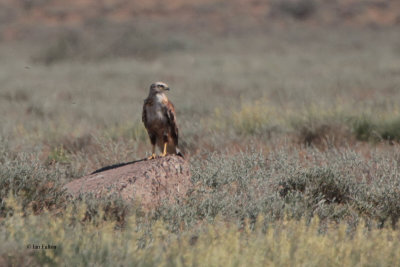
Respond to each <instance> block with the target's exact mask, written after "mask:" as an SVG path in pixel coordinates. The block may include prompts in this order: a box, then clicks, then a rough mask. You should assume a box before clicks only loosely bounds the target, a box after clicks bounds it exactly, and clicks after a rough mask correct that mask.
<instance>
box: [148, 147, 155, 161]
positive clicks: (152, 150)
mask: <svg viewBox="0 0 400 267" xmlns="http://www.w3.org/2000/svg"><path fill="white" fill-rule="evenodd" d="M155 158H156V146H155V145H152V148H151V156H150V157H148V158H147V159H155Z"/></svg>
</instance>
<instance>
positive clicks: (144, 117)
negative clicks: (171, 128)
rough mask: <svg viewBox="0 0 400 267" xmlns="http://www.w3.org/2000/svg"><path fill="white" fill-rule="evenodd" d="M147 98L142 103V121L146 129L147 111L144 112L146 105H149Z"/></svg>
mask: <svg viewBox="0 0 400 267" xmlns="http://www.w3.org/2000/svg"><path fill="white" fill-rule="evenodd" d="M149 104H150V103H149V100H148V99H145V100H144V104H143V111H142V122H143V124H144V127H146V129H147V112H146V106H147V105H149Z"/></svg>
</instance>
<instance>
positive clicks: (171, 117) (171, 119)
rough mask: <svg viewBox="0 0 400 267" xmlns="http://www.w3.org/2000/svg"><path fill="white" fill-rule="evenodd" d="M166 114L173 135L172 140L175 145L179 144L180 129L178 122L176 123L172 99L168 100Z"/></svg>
mask: <svg viewBox="0 0 400 267" xmlns="http://www.w3.org/2000/svg"><path fill="white" fill-rule="evenodd" d="M164 115H165V116H166V117H167V118H168V126H169V128H170V130H171V137H172V140H173V141H174V144H175V146H177V145H178V137H179V131H178V124H177V123H176V115H175V107H174V105H173V104H172V103H171V101H168V102H167V103H166V105H165V109H164Z"/></svg>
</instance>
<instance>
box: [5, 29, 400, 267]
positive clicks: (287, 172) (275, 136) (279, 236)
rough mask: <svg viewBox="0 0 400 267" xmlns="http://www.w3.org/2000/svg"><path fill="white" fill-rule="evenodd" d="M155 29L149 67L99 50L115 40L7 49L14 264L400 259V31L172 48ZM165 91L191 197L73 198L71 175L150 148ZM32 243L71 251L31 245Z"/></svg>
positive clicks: (273, 36)
mask: <svg viewBox="0 0 400 267" xmlns="http://www.w3.org/2000/svg"><path fill="white" fill-rule="evenodd" d="M145 26H146V25H145ZM146 27H147V26H146ZM142 30H143V31H145V30H146V29H142ZM127 32H128V34H133V33H132V32H131V30H130V29H127ZM150 32H151V33H152V35H151V38H148V39H144V40H140V42H141V43H139V44H138V45H139V47H146V49H148V50H146V53H150V54H151V55H152V56H151V57H138V56H137V55H136V53H137V50H134V49H133V50H129V49H128V50H123V49H125V48H124V47H122V48H123V49H122V48H121V49H122V50H123V52H124V53H125V52H126V54H124V53H122V52H121V53H122V54H119V56H116V57H114V56H111V57H110V56H104V54H102V53H100V52H99V53H98V51H101V52H104V51H106V50H103V49H104V46H102V45H103V44H110V43H114V42H113V41H115V36H112V35H110V36H108V35H106V36H104V38H107V36H108V38H110V40H106V41H105V42H104V43H102V44H99V46H96V44H97V43H98V42H96V40H95V41H93V40H92V41H91V40H86V39H80V38H82V37H81V35H80V33H79V32H78V34H77V35H76V36H75V37H74V38H77V40H76V42H77V43H78V44H80V43H82V44H83V45H82V46H81V45H78V46H68V47H67V48H66V47H64V48H65V49H64V48H63V49H61V50H59V51H55V50H52V49H54V44H53V43H50V44H40V46H35V45H32V46H29V47H28V46H27V44H24V43H12V44H11V43H0V62H2V63H0V84H1V88H0V115H1V116H0V137H1V138H0V163H1V167H0V171H1V172H0V185H1V189H0V225H1V226H2V228H1V229H2V230H1V231H0V240H1V242H0V243H1V244H3V245H2V246H0V251H2V253H1V255H0V265H2V263H3V262H5V264H14V265H28V264H30V263H32V262H33V263H34V264H37V265H43V264H48V265H56V264H60V263H61V262H65V263H66V264H69V265H78V266H79V265H96V263H104V264H107V263H113V264H115V263H118V264H121V265H129V264H135V263H136V264H137V265H146V266H147V265H159V264H163V265H178V264H182V265H196V264H200V265H201V264H203V265H207V266H209V265H221V264H222V263H228V265H229V263H230V265H245V264H247V263H248V262H251V261H254V264H255V265H265V264H270V265H279V266H282V265H285V264H287V265H293V264H304V265H311V266H312V265H320V263H321V262H322V261H323V262H324V263H325V264H326V265H332V266H338V265H357V264H359V265H363V264H366V263H370V264H371V265H379V266H385V265H387V266H390V265H392V266H393V265H396V263H398V261H399V259H398V253H396V250H395V249H396V246H398V230H396V229H397V223H398V219H399V218H400V212H399V209H398V207H399V203H398V197H397V196H398V191H399V184H400V178H399V175H398V161H399V159H400V156H399V153H398V144H397V142H398V141H399V139H400V134H399V132H400V130H399V129H400V127H399V123H398V122H399V110H398V103H399V101H400V90H398V89H399V88H398V86H399V84H400V75H399V72H398V66H399V65H400V50H399V47H400V43H399V42H398V40H399V39H400V38H399V37H400V36H399V32H398V31H396V30H394V29H393V30H391V29H381V30H367V29H363V30H360V29H344V28H332V29H329V30H326V29H324V30H323V29H311V28H306V27H295V28H292V29H285V30H276V29H268V30H267V32H260V31H252V32H247V33H238V32H234V34H232V35H227V36H225V37H221V36H208V35H207V34H198V35H190V34H188V33H185V32H183V33H182V34H181V35H179V38H178V39H179V44H180V45H176V46H174V47H173V49H170V47H169V48H168V47H167V48H166V47H163V46H146V43H143V42H154V40H163V39H164V38H165V36H166V35H168V34H170V32H168V31H165V32H163V31H157V30H155V29H154V28H151V29H150ZM210 37H212V38H210ZM60 38H67V40H68V38H71V37H70V36H66V37H65V35H63V36H62V37H60ZM59 41H60V40H58V41H57V40H56V43H55V44H56V45H57V44H58V43H57V42H59ZM69 41H71V40H69ZM69 41H68V42H69ZM117 41H118V40H117ZM122 41H124V40H122ZM126 42H127V44H124V45H128V48H131V46H134V45H135V44H136V43H137V42H139V41H138V40H137V39H135V38H132V39H129V40H127V41H126ZM117 43H118V44H119V42H117ZM175 44H176V43H175ZM58 45H59V44H58ZM110 47H111V46H110ZM49 49H50V50H49ZM122 50H120V51H122ZM49 51H50V52H51V53H55V52H57V53H61V57H58V56H57V53H55V54H51V53H50V54H49ZM54 51H55V52H54ZM71 51H72V53H74V51H77V52H79V53H77V54H74V56H73V57H69V56H68V55H70V54H69V53H71ZM132 51H133V52H132ZM86 52H88V53H89V52H93V53H89V54H86ZM131 52H132V53H131ZM153 52H154V53H153ZM63 53H66V54H63ZM139 54H140V53H139ZM43 55H50V56H52V57H53V58H52V61H51V64H46V63H49V62H46V60H44V61H40V60H39V61H38V60H37V58H38V57H40V56H43ZM54 55H56V56H54ZM87 55H90V56H87ZM156 80H163V81H165V82H167V83H168V84H169V85H170V87H171V88H172V90H171V91H170V93H169V97H170V99H171V100H172V101H173V102H174V104H175V106H176V110H177V117H178V123H179V126H180V130H181V139H180V144H181V146H182V148H183V150H184V152H185V154H186V155H188V159H189V160H190V162H191V166H192V172H193V182H194V184H195V185H194V187H193V192H192V194H191V195H189V196H188V197H187V199H186V201H185V202H184V203H180V205H177V206H168V205H164V206H162V207H160V208H159V209H157V210H156V211H154V212H153V213H144V212H142V211H141V210H140V207H139V206H131V207H127V206H126V205H124V204H123V203H122V202H121V201H120V200H119V199H103V200H99V201H96V200H93V199H90V198H88V199H85V200H81V201H74V202H72V203H71V202H70V201H67V200H66V199H65V196H64V193H63V192H62V190H61V187H62V185H63V184H64V183H66V182H67V181H69V180H71V179H74V178H76V177H79V176H82V175H84V174H87V173H89V172H91V171H93V170H95V169H98V168H100V167H103V166H105V165H111V164H114V163H119V162H127V161H132V160H135V159H138V158H143V157H145V156H146V154H147V153H149V151H150V145H149V142H148V140H147V135H146V132H145V130H144V127H143V126H142V123H141V110H142V103H143V99H144V98H145V97H146V95H147V93H148V86H149V85H150V83H152V82H153V81H156ZM13 201H14V202H15V203H14V202H13ZM10 203H11V204H10ZM47 210H49V211H47ZM20 212H21V213H20ZM23 215H24V216H23ZM257 218H262V223H261V224H262V227H261V226H256V224H257ZM317 220H320V221H319V222H318V223H316V222H317ZM362 220H365V223H366V224H367V228H364V227H363V226H360V223H359V222H360V221H362ZM309 221H312V223H311V226H307V225H308V224H307V223H306V222H309ZM315 225H317V226H315ZM346 227H347V228H348V229H347V233H348V234H345V232H346V230H344V229H346ZM248 228H249V229H248ZM389 228H390V229H389ZM32 229H34V230H32ZM116 229H117V230H116ZM268 229H269V230H268ZM366 229H368V230H366ZM320 233H324V234H320ZM35 242H53V243H56V244H57V245H59V246H60V249H57V250H55V251H39V252H36V251H33V252H32V251H27V250H25V246H26V245H27V244H29V243H35ZM6 244H7V245H6ZM271 244H274V245H273V246H271ZM116 247H118V248H119V249H115V248H116ZM378 252H379V253H378ZM73 255H75V256H74V257H73ZM196 255H197V256H196ZM199 255H201V256H199ZM229 256H231V257H229Z"/></svg>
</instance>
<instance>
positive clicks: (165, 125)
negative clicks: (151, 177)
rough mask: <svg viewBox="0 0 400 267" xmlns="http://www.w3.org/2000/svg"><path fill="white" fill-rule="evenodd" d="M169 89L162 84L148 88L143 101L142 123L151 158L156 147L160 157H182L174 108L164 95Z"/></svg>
mask: <svg viewBox="0 0 400 267" xmlns="http://www.w3.org/2000/svg"><path fill="white" fill-rule="evenodd" d="M169 90H170V88H169V87H168V85H167V84H165V83H163V82H156V83H153V84H152V85H151V86H150V91H149V96H148V97H147V98H146V99H145V100H144V105H143V113H142V121H143V123H144V126H145V127H146V130H147V133H148V134H149V137H150V142H151V145H152V150H151V156H150V157H149V158H148V159H154V158H155V157H156V153H155V150H156V145H157V146H158V147H159V149H160V151H162V154H161V156H162V157H165V156H166V155H167V154H176V155H179V156H182V157H183V155H182V153H181V152H180V151H179V149H178V147H177V146H178V136H179V135H178V125H177V123H176V115H175V108H174V105H173V104H172V103H171V101H169V100H168V98H167V96H166V95H165V92H166V91H169Z"/></svg>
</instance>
